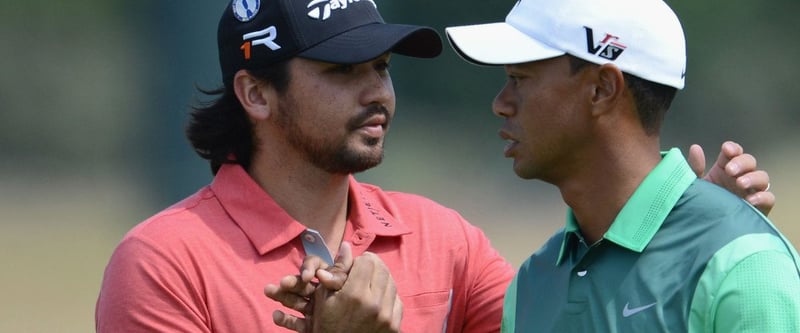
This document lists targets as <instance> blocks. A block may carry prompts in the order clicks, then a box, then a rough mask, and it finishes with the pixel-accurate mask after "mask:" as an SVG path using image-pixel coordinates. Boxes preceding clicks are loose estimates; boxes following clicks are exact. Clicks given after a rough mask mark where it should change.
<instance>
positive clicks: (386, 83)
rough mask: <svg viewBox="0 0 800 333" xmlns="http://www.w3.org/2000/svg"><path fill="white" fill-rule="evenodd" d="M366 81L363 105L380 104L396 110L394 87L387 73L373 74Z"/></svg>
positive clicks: (362, 99) (362, 98)
mask: <svg viewBox="0 0 800 333" xmlns="http://www.w3.org/2000/svg"><path fill="white" fill-rule="evenodd" d="M364 81H365V85H364V93H363V94H362V97H361V103H362V104H363V105H370V104H380V105H383V106H386V107H391V108H392V109H393V108H394V99H395V96H394V86H393V85H392V78H391V77H390V76H389V75H388V74H387V73H381V72H373V73H371V74H370V75H367V77H365V79H364Z"/></svg>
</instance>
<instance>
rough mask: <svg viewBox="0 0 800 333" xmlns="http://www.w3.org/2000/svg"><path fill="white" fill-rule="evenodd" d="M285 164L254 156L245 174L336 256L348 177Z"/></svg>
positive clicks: (343, 214)
mask: <svg viewBox="0 0 800 333" xmlns="http://www.w3.org/2000/svg"><path fill="white" fill-rule="evenodd" d="M273 156H274V155H273ZM287 162H288V161H286V160H282V161H275V162H270V161H268V160H267V159H264V158H260V157H258V158H257V156H254V159H253V163H252V165H251V167H250V170H248V173H249V174H250V176H251V177H252V178H253V179H254V180H255V182H256V183H258V184H259V186H261V188H263V189H264V191H266V192H267V193H268V194H269V195H270V196H271V197H272V198H273V199H274V200H275V202H277V203H278V204H279V205H280V206H281V207H282V208H283V209H284V210H285V211H286V212H287V213H288V214H289V215H290V216H292V217H293V218H294V219H295V220H297V221H298V222H300V223H301V224H303V225H305V226H306V227H308V228H311V229H315V230H317V231H319V232H320V234H322V236H323V238H325V243H326V244H327V245H328V248H329V250H330V251H331V253H336V252H337V251H338V248H339V244H340V243H341V241H342V238H343V236H344V232H345V225H346V222H347V207H348V191H349V175H340V174H331V173H329V172H326V171H324V170H321V169H318V168H316V167H313V166H310V165H308V163H296V164H293V163H287Z"/></svg>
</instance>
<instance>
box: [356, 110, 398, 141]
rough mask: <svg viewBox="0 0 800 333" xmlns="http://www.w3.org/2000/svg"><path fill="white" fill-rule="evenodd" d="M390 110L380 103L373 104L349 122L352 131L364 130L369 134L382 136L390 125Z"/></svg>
mask: <svg viewBox="0 0 800 333" xmlns="http://www.w3.org/2000/svg"><path fill="white" fill-rule="evenodd" d="M390 121H391V117H390V115H389V111H388V110H387V109H386V108H385V107H382V106H380V105H371V106H370V107H368V108H367V109H366V110H364V112H363V113H361V114H360V115H359V116H358V117H355V118H353V119H352V120H351V121H350V123H349V124H348V126H347V127H348V128H349V129H350V130H352V131H363V132H365V133H366V134H367V135H369V136H373V137H380V136H382V135H383V134H384V132H385V131H386V129H387V128H388V127H389V122H390Z"/></svg>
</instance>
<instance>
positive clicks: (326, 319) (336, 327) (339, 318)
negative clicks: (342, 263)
mask: <svg viewBox="0 0 800 333" xmlns="http://www.w3.org/2000/svg"><path fill="white" fill-rule="evenodd" d="M337 269H339V268H338V267H334V268H333V269H332V270H331V272H335V271H336V270H337ZM339 273H341V272H337V274H333V275H334V276H337V275H338V276H341V274H339ZM317 277H318V278H319V279H320V287H318V288H317V290H316V292H315V294H314V301H313V303H314V304H313V316H312V319H313V320H312V328H313V332H400V321H401V319H402V317H403V303H402V302H401V301H400V298H399V297H398V296H397V287H396V286H395V284H394V280H393V279H392V276H391V274H390V273H389V268H388V267H386V265H385V264H384V263H383V261H382V260H381V259H380V258H379V257H378V255H376V254H374V253H370V252H365V253H364V254H363V255H361V256H359V257H358V258H356V259H355V260H354V262H353V265H352V268H351V269H350V272H349V274H348V275H347V280H346V281H344V284H343V285H342V286H341V289H339V290H335V289H329V288H327V287H323V286H330V285H332V283H328V282H322V279H323V278H322V276H320V275H319V274H318V275H317ZM334 280H335V279H331V281H334ZM337 281H338V280H337Z"/></svg>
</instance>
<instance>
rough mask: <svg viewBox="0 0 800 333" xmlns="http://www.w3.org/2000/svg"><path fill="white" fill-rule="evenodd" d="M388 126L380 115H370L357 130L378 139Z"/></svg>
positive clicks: (384, 118)
mask: <svg viewBox="0 0 800 333" xmlns="http://www.w3.org/2000/svg"><path fill="white" fill-rule="evenodd" d="M387 124H388V121H387V118H386V117H385V116H384V115H382V114H376V115H372V116H371V117H369V118H367V120H365V121H364V122H363V123H362V124H361V125H360V126H359V127H358V130H361V131H364V132H366V133H367V134H368V135H370V136H374V137H379V136H381V135H383V132H384V131H385V130H386V125H387Z"/></svg>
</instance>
